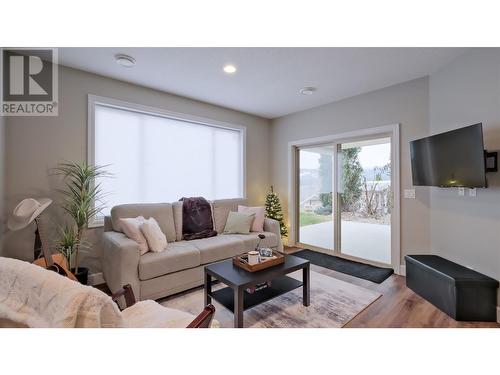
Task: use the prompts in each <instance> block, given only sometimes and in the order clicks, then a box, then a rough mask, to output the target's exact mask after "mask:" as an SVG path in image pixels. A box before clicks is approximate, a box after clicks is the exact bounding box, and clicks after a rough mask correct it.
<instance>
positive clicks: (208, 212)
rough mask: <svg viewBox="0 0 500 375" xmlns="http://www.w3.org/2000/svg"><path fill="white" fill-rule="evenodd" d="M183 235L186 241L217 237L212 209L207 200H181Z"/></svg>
mask: <svg viewBox="0 0 500 375" xmlns="http://www.w3.org/2000/svg"><path fill="white" fill-rule="evenodd" d="M179 200H180V201H182V235H183V237H184V239H185V240H187V241H189V240H197V239H200V238H207V237H214V236H217V232H216V231H215V230H214V225H213V221H212V209H211V207H210V203H208V201H207V200H206V199H205V198H202V197H194V198H181V199H179Z"/></svg>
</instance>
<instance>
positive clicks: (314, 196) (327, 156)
mask: <svg viewBox="0 0 500 375" xmlns="http://www.w3.org/2000/svg"><path fill="white" fill-rule="evenodd" d="M334 150H335V148H334V145H325V146H316V147H309V148H301V149H299V150H298V165H299V173H298V180H299V194H298V200H299V202H298V212H299V218H298V224H299V233H298V235H299V241H300V242H301V243H303V244H305V245H312V246H316V247H320V248H323V249H328V250H333V249H334V244H333V239H334V233H333V232H334V230H333V199H332V198H333V183H334V177H333V176H334V170H333V160H334Z"/></svg>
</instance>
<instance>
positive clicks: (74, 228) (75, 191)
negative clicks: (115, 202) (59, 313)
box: [56, 162, 109, 284]
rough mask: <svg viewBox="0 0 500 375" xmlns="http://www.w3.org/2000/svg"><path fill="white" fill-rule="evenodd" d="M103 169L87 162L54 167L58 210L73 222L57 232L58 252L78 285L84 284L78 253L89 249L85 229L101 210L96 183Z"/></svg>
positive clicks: (86, 270)
mask: <svg viewBox="0 0 500 375" xmlns="http://www.w3.org/2000/svg"><path fill="white" fill-rule="evenodd" d="M104 168H105V166H93V165H88V164H87V163H85V162H83V163H62V164H59V166H58V167H57V168H56V171H57V174H59V175H62V176H63V178H64V188H63V189H59V191H60V192H61V193H62V194H63V195H64V202H63V204H62V207H63V209H64V211H66V213H68V215H69V216H70V217H71V218H72V220H73V221H74V223H73V225H70V226H66V227H64V228H63V229H61V236H60V239H59V244H58V245H59V249H60V251H61V252H62V253H63V254H65V255H66V257H67V258H68V262H69V264H70V267H71V271H72V272H73V273H74V274H75V276H76V278H77V279H78V280H79V281H80V282H81V283H82V284H86V283H87V278H88V268H86V267H80V257H79V256H80V251H81V250H82V249H83V248H84V247H89V246H88V244H87V243H85V242H84V239H83V237H84V234H85V230H86V229H87V227H88V224H89V222H90V221H91V220H92V219H93V218H95V217H96V216H97V215H98V214H99V213H100V212H101V211H102V210H103V208H104V205H103V203H102V200H103V198H104V194H103V192H102V190H101V186H100V184H99V183H97V179H98V178H100V177H107V176H109V173H108V172H106V171H105V170H104Z"/></svg>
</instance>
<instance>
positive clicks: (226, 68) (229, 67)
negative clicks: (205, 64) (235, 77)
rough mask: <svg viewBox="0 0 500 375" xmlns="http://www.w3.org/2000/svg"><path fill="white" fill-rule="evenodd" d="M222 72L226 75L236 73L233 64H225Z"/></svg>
mask: <svg viewBox="0 0 500 375" xmlns="http://www.w3.org/2000/svg"><path fill="white" fill-rule="evenodd" d="M222 69H224V71H225V72H226V73H227V74H233V73H236V70H237V69H236V67H235V66H234V65H233V64H226V65H224V68H222Z"/></svg>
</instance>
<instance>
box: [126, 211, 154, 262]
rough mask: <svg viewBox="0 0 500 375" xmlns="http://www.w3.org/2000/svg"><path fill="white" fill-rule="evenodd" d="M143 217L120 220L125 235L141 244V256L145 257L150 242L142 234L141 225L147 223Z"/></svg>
mask: <svg viewBox="0 0 500 375" xmlns="http://www.w3.org/2000/svg"><path fill="white" fill-rule="evenodd" d="M145 220H146V219H144V217H143V216H137V217H130V218H122V219H120V224H121V227H122V230H123V233H124V234H125V235H126V236H127V237H128V238H130V239H131V240H134V241H135V242H137V243H138V244H139V250H140V251H141V255H144V254H146V253H147V252H148V250H149V248H148V242H147V241H146V237H144V235H143V234H142V232H141V224H142V223H143V222H144V221H145Z"/></svg>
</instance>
